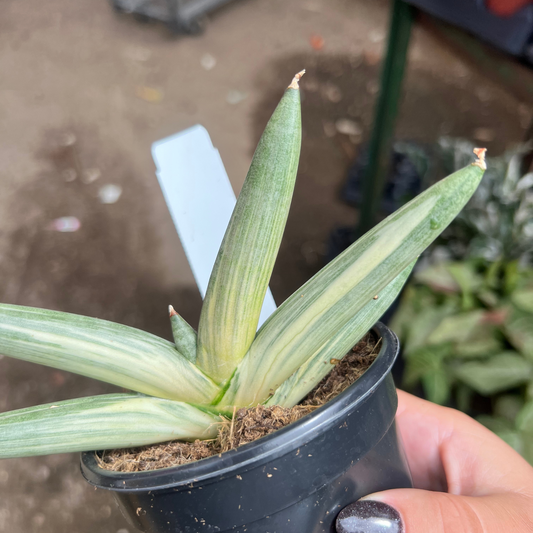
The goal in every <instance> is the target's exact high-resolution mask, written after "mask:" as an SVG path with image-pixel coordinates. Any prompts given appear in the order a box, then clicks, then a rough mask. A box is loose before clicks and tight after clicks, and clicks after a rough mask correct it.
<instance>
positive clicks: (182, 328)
mask: <svg viewBox="0 0 533 533" xmlns="http://www.w3.org/2000/svg"><path fill="white" fill-rule="evenodd" d="M168 311H169V315H170V324H171V326H172V336H173V337H174V344H175V345H176V348H177V349H178V352H180V353H181V354H183V355H184V356H185V357H186V358H187V359H188V360H189V361H191V363H194V362H195V361H196V343H197V335H196V331H194V328H193V327H192V326H190V325H189V323H188V322H187V321H186V320H185V319H184V318H183V317H182V316H181V315H180V314H179V313H176V311H175V310H174V308H173V307H172V306H171V305H169V307H168Z"/></svg>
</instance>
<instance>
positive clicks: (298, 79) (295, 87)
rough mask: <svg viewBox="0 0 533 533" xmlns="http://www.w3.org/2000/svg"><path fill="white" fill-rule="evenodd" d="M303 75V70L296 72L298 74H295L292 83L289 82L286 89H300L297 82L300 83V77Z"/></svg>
mask: <svg viewBox="0 0 533 533" xmlns="http://www.w3.org/2000/svg"><path fill="white" fill-rule="evenodd" d="M304 74H305V69H304V70H302V71H300V72H298V74H296V75H295V76H294V78H292V81H291V84H290V85H289V86H288V87H287V88H288V89H296V90H298V89H299V88H300V86H299V85H298V82H299V81H300V79H301V77H302V76H303V75H304Z"/></svg>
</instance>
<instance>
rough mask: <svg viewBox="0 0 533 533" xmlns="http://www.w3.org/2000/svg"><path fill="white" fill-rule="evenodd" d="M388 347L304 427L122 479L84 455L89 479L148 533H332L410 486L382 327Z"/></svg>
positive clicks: (391, 338) (392, 354) (391, 354)
mask: <svg viewBox="0 0 533 533" xmlns="http://www.w3.org/2000/svg"><path fill="white" fill-rule="evenodd" d="M374 332H375V333H376V334H377V335H378V336H379V337H381V338H382V339H383V340H382V348H381V350H380V352H379V355H378V357H377V358H376V360H375V361H374V363H373V364H372V366H371V367H370V368H369V369H368V370H367V371H366V372H365V374H364V375H363V376H362V377H361V378H359V379H358V380H357V381H356V382H355V383H354V384H353V385H351V386H350V387H349V388H348V389H346V390H345V391H344V392H342V393H341V394H339V395H338V396H337V397H336V398H334V399H333V400H331V401H330V402H328V403H327V404H326V405H324V406H323V407H321V408H319V409H317V410H316V411H314V412H312V413H310V414H308V415H307V416H305V417H303V418H301V419H300V420H298V421H297V422H295V423H293V424H291V425H290V426H287V427H285V428H283V429H280V430H278V431H276V432H275V433H272V434H270V435H267V436H266V437H263V438H262V439H259V440H257V441H255V442H251V443H248V444H245V445H244V446H242V447H240V448H238V449H236V450H231V451H229V452H226V453H224V454H222V455H221V456H214V457H209V458H207V459H203V460H201V461H197V462H195V463H191V464H186V465H182V466H177V467H171V468H165V469H161V470H152V471H149V472H135V473H120V472H110V471H107V470H103V469H101V468H99V467H98V466H97V463H96V460H95V457H94V453H92V452H90V453H84V454H82V463H81V468H82V472H83V475H84V476H85V478H86V479H87V481H88V482H89V483H91V484H93V485H96V486H97V487H99V488H102V489H108V490H112V491H113V492H114V494H115V496H116V498H117V500H118V502H119V505H120V506H121V508H122V510H123V512H124V514H125V515H126V517H127V518H128V519H129V521H130V522H131V524H132V525H133V526H134V527H136V528H138V529H140V530H141V531H145V532H146V533H197V532H206V533H207V532H208V533H214V532H221V533H222V532H226V531H232V532H236V533H244V532H248V533H332V532H334V531H335V525H334V523H335V518H336V517H337V515H338V514H339V512H340V511H341V509H343V508H344V507H345V506H346V505H348V504H350V503H353V502H354V501H355V500H357V499H359V498H360V497H362V496H364V495H366V494H369V493H371V492H375V491H378V490H384V489H390V488H401V487H404V488H408V487H411V486H412V483H411V475H410V472H409V467H408V465H407V462H406V459H405V456H404V453H403V450H402V446H401V442H400V440H399V435H398V432H397V429H396V424H395V422H394V416H395V413H396V407H397V402H398V400H397V395H396V389H395V387H394V383H393V380H392V377H391V373H390V371H391V367H392V364H393V363H394V360H395V358H396V356H397V354H398V349H399V345H398V339H397V338H396V336H395V335H394V333H392V332H391V331H390V330H389V329H388V328H387V327H386V326H384V325H383V324H379V323H378V324H376V326H375V327H374Z"/></svg>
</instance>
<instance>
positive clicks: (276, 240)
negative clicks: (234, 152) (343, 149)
mask: <svg viewBox="0 0 533 533" xmlns="http://www.w3.org/2000/svg"><path fill="white" fill-rule="evenodd" d="M291 85H292V84H291ZM295 86H296V87H297V84H295ZM300 143H301V117H300V91H299V90H298V89H297V88H292V87H289V88H288V89H287V90H286V91H285V94H284V96H283V98H282V99H281V101H280V103H279V104H278V106H277V108H276V110H275V111H274V114H273V115H272V117H271V119H270V121H269V122H268V124H267V126H266V128H265V131H264V133H263V135H262V137H261V139H260V141H259V144H258V146H257V149H256V151H255V154H254V157H253V160H252V163H251V166H250V170H249V171H248V175H247V177H246V181H245V183H244V185H243V188H242V191H241V193H240V195H239V198H238V200H237V204H236V206H235V209H234V211H233V214H232V217H231V220H230V222H229V225H228V228H227V230H226V233H225V235H224V240H223V242H222V245H221V247H220V250H219V252H218V256H217V259H216V262H215V266H214V267H213V271H212V273H211V278H210V280H209V286H208V289H207V293H206V296H205V300H204V304H203V307H202V313H201V317H200V325H199V328H198V358H197V364H198V365H199V366H200V367H201V368H202V369H204V370H205V372H206V373H207V374H208V375H210V376H211V377H212V378H213V379H214V380H215V381H216V382H223V381H225V380H227V379H228V378H229V377H230V376H231V375H232V374H233V372H234V370H235V367H236V366H237V364H238V363H239V362H240V361H241V359H242V358H243V357H244V355H245V353H246V352H247V350H248V348H249V347H250V345H251V343H252V341H253V339H254V337H255V334H256V330H257V324H258V321H259V315H260V313H261V307H262V305H263V300H264V297H265V293H266V290H267V287H268V282H269V280H270V276H271V274H272V269H273V267H274V262H275V260H276V256H277V253H278V250H279V246H280V243H281V237H282V235H283V230H284V229H285V223H286V221H287V216H288V213H289V208H290V204H291V199H292V193H293V189H294V183H295V180H296V172H297V169H298V159H299V155H300Z"/></svg>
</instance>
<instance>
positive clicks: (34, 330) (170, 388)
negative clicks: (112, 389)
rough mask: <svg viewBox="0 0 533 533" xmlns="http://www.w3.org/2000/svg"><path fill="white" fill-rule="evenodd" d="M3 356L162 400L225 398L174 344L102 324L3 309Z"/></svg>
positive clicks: (0, 312)
mask: <svg viewBox="0 0 533 533" xmlns="http://www.w3.org/2000/svg"><path fill="white" fill-rule="evenodd" d="M0 353H1V354H3V355H7V356H9V357H15V358H17V359H23V360H24V361H30V362H32V363H38V364H41V365H45V366H51V367H54V368H60V369H62V370H67V371H69V372H74V373H76V374H81V375H83V376H88V377H90V378H94V379H98V380H100V381H106V382H107V383H113V384H114V385H118V386H119V387H124V388H126V389H130V390H134V391H138V392H142V393H144V394H149V395H151V396H159V397H161V398H169V399H172V400H184V401H188V402H191V403H199V404H200V403H207V404H209V403H211V401H212V400H213V398H215V397H216V396H217V394H219V388H218V386H217V385H216V384H215V383H213V381H212V380H211V379H210V378H209V377H207V376H206V375H205V374H204V373H203V372H202V371H201V370H199V369H198V368H197V367H196V366H195V365H194V364H193V363H191V362H190V361H188V360H187V359H186V358H185V357H184V356H183V355H181V354H180V353H179V352H178V351H177V350H176V348H175V347H174V345H173V344H172V343H170V342H168V341H166V340H164V339H161V338H159V337H156V336H155V335H152V334H150V333H146V332H144V331H141V330H138V329H135V328H131V327H128V326H124V325H122V324H115V323H114V322H108V321H106V320H100V319H97V318H90V317H84V316H80V315H73V314H70V313H61V312H58V311H49V310H46V309H37V308H32V307H22V306H16V305H8V304H0Z"/></svg>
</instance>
